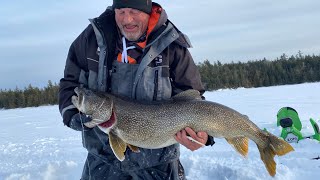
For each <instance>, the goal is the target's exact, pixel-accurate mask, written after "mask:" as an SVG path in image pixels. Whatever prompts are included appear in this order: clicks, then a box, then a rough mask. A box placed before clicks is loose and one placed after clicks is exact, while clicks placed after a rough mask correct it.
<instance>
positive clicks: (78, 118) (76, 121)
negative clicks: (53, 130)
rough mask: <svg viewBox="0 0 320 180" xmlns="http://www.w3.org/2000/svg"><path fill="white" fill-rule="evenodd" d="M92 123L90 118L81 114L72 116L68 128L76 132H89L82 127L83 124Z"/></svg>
mask: <svg viewBox="0 0 320 180" xmlns="http://www.w3.org/2000/svg"><path fill="white" fill-rule="evenodd" d="M90 121H92V118H91V117H90V116H86V115H85V114H82V113H77V114H75V115H73V116H72V118H71V120H70V123H69V126H70V128H72V129H74V130H76V131H89V130H91V128H88V127H87V126H85V125H84V123H87V122H90Z"/></svg>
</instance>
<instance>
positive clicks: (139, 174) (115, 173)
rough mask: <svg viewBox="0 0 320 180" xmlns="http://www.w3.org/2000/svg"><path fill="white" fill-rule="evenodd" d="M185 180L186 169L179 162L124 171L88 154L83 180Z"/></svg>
mask: <svg viewBox="0 0 320 180" xmlns="http://www.w3.org/2000/svg"><path fill="white" fill-rule="evenodd" d="M109 179H110V180H168V179H170V180H185V175H184V169H183V167H182V165H181V163H180V161H179V160H176V161H173V162H169V163H163V164H160V165H157V166H154V167H149V168H145V169H138V170H133V171H122V170H121V169H119V168H118V167H114V166H112V165H110V164H108V163H105V162H104V161H102V160H101V159H99V158H97V157H95V156H93V155H91V154H90V153H89V154H88V157H87V160H86V162H85V164H84V168H83V172H82V177H81V180H109Z"/></svg>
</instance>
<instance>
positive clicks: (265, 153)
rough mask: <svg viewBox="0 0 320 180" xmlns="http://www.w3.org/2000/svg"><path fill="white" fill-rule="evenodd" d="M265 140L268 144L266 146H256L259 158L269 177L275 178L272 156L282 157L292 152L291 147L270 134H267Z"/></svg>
mask: <svg viewBox="0 0 320 180" xmlns="http://www.w3.org/2000/svg"><path fill="white" fill-rule="evenodd" d="M266 135H267V138H268V142H267V143H266V146H261V145H259V144H257V146H258V149H259V152H260V158H261V160H262V161H263V163H264V165H265V166H266V168H267V170H268V172H269V174H270V175H271V176H275V174H276V165H277V164H276V162H275V161H274V156H275V155H278V156H282V155H285V154H287V153H289V152H290V151H293V150H294V149H293V147H292V146H291V145H290V144H289V143H287V142H286V141H284V140H283V139H280V138H278V137H276V136H274V135H272V134H270V133H268V132H267V134H266Z"/></svg>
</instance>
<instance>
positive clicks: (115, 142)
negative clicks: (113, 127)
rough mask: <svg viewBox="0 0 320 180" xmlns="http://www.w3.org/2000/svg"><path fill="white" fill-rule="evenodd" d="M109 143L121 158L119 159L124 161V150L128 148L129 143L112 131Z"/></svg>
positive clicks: (115, 153)
mask: <svg viewBox="0 0 320 180" xmlns="http://www.w3.org/2000/svg"><path fill="white" fill-rule="evenodd" d="M109 143H110V147H111V149H112V151H113V153H114V155H115V156H116V157H117V158H118V159H119V161H123V160H124V159H125V155H124V152H125V151H126V149H127V143H125V142H124V141H123V140H122V139H121V138H119V137H118V136H117V135H116V134H114V132H112V131H110V132H109Z"/></svg>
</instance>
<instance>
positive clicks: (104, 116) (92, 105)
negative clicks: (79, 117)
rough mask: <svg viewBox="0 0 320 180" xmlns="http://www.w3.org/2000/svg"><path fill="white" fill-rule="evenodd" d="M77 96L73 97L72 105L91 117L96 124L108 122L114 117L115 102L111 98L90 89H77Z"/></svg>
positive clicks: (75, 90)
mask: <svg viewBox="0 0 320 180" xmlns="http://www.w3.org/2000/svg"><path fill="white" fill-rule="evenodd" d="M74 92H75V93H76V95H74V96H72V103H73V105H74V106H76V108H77V109H78V110H79V111H81V112H82V113H84V114H86V115H90V116H91V117H92V119H93V120H95V121H96V122H100V123H102V122H105V121H108V120H109V119H110V117H111V115H112V109H113V101H112V98H111V97H108V96H107V95H104V94H102V93H98V92H94V91H92V90H89V89H85V88H79V87H76V88H75V89H74Z"/></svg>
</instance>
